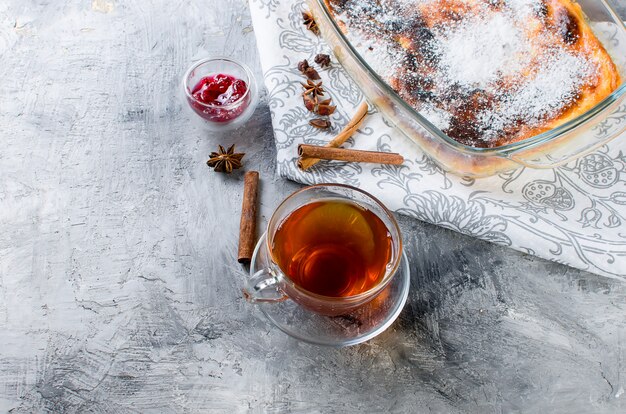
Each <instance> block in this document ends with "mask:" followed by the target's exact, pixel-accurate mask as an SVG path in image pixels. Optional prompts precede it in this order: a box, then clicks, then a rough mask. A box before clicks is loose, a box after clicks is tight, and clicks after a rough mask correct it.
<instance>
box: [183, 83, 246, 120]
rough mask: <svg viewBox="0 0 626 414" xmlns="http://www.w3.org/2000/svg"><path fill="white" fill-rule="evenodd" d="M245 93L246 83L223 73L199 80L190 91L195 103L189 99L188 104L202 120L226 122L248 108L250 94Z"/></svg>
mask: <svg viewBox="0 0 626 414" xmlns="http://www.w3.org/2000/svg"><path fill="white" fill-rule="evenodd" d="M247 91H248V85H246V82H244V81H242V80H241V79H237V78H236V77H234V76H231V75H225V74H223V73H219V74H217V75H209V76H206V77H204V78H202V79H200V82H198V83H197V84H196V86H195V87H194V88H193V90H192V91H191V96H193V97H194V99H195V101H194V100H191V99H190V104H191V107H192V108H193V109H194V110H195V111H196V113H197V114H198V115H200V116H201V117H203V118H204V119H207V120H209V121H213V122H227V121H230V120H232V119H235V118H237V117H238V116H239V115H241V113H242V112H243V111H245V109H246V108H247V107H248V105H249V103H250V94H247V93H246V92H247ZM242 98H243V99H242ZM199 102H202V104H201V103H199ZM203 104H205V105H209V106H205V105H203ZM222 107H223V108H222Z"/></svg>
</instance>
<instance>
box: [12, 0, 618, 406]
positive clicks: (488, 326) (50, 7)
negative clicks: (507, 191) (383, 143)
mask: <svg viewBox="0 0 626 414" xmlns="http://www.w3.org/2000/svg"><path fill="white" fill-rule="evenodd" d="M619 1H620V2H621V7H622V15H623V16H626V4H624V2H623V1H622V0H619ZM214 54H225V55H232V56H236V57H238V58H240V59H242V60H244V61H246V62H247V63H248V64H250V65H251V66H252V67H254V68H255V70H256V73H257V75H258V76H259V78H260V76H261V74H260V69H259V65H258V56H257V52H256V46H255V39H254V32H253V31H252V27H251V25H250V20H249V15H248V9H247V5H246V4H245V3H244V2H243V1H239V0H232V1H218V0H209V1H208V2H206V1H200V0H187V1H180V0H170V1H138V0H135V1H131V0H127V1H113V0H93V1H92V0H82V1H79V0H58V1H54V2H42V1H32V0H31V1H27V0H3V1H1V2H0V55H1V56H2V63H0V142H1V143H2V150H1V151H0V412H12V413H30V412H70V413H73V412H86V411H91V412H99V413H126V412H155V413H162V412H207V411H209V412H224V411H227V412H231V413H235V412H248V411H252V412H276V413H278V412H280V413H282V412H307V413H308V412H325V413H327V412H340V413H344V412H349V411H354V412H384V411H392V412H429V411H432V412H480V413H489V412H493V413H500V412H547V411H549V412H563V413H576V412H581V413H582V412H585V413H586V412H624V411H625V410H626V393H625V391H624V390H625V388H626V365H625V364H626V361H625V357H626V344H625V342H626V318H625V315H626V313H625V311H626V283H624V282H620V281H615V280H609V279H603V278H600V277H598V276H594V275H591V274H587V273H583V272H580V271H575V270H572V269H569V268H567V267H564V266H560V265H557V264H554V263H548V262H545V261H542V260H539V259H536V258H533V257H529V256H524V255H522V254H519V253H516V252H513V251H511V250H508V249H505V248H501V247H496V246H493V245H490V244H487V243H484V242H480V241H476V240H474V239H470V238H467V237H464V236H461V235H459V234H456V233H453V232H450V231H446V230H442V229H439V228H435V227H433V226H429V225H426V224H423V223H420V222H416V221H413V220H410V219H406V218H400V221H401V225H402V229H403V234H404V237H405V239H406V243H407V245H408V252H409V258H410V262H411V270H412V272H413V276H412V290H411V294H410V297H409V301H408V304H407V306H406V308H405V310H404V312H403V313H402V315H401V317H400V319H399V320H398V321H397V322H396V323H395V324H394V325H393V326H392V327H391V328H390V329H389V330H388V331H387V332H385V333H384V334H382V335H381V336H379V337H378V338H376V339H375V340H372V341H370V342H369V343H367V344H364V345H360V346H356V347H352V348H347V349H341V350H335V349H325V348H318V347H314V346H310V345H306V344H302V343H299V342H297V341H295V340H293V339H291V338H289V337H287V336H286V335H284V334H283V333H281V332H279V331H278V330H277V329H274V328H272V326H270V325H269V324H268V323H267V322H265V320H264V319H262V318H261V316H262V315H261V314H260V312H259V311H258V310H256V309H255V308H254V307H253V306H251V305H249V304H247V303H246V302H245V301H244V300H243V299H242V297H241V294H240V286H241V285H242V280H243V279H244V277H245V270H244V269H243V268H242V267H240V266H239V265H238V264H237V262H236V246H237V229H238V225H239V217H238V214H239V208H240V203H241V185H242V178H243V175H242V173H236V174H233V175H232V176H230V177H225V176H223V175H220V174H216V173H212V172H210V171H209V170H208V169H207V167H206V165H205V164H204V162H205V161H206V159H207V156H208V153H209V152H210V151H211V150H213V149H214V148H215V146H216V145H217V144H218V143H224V144H229V143H233V142H236V143H238V147H239V149H241V150H243V151H245V152H247V154H248V155H247V156H246V166H247V168H249V169H258V170H259V171H260V172H261V178H262V198H261V215H262V222H263V223H265V222H266V219H267V217H268V216H269V215H270V214H271V211H272V210H273V208H274V207H275V206H276V205H277V204H278V202H279V201H280V200H281V199H282V198H283V197H285V196H286V195H287V194H289V193H290V192H292V191H293V190H295V189H296V188H298V186H297V185H296V184H293V183H290V182H286V181H284V180H282V179H280V178H279V177H277V176H276V174H275V169H274V164H273V161H272V160H273V159H274V145H273V141H272V133H271V129H270V117H269V112H268V108H267V106H266V105H264V103H263V102H262V103H261V105H260V107H259V108H258V110H257V112H256V113H255V115H254V118H253V119H252V121H251V122H250V123H249V125H247V126H246V127H245V129H242V130H241V131H237V132H235V133H231V134H228V135H219V134H213V135H208V134H207V133H204V132H202V131H200V130H199V129H197V128H195V127H194V126H193V125H192V124H190V122H189V118H188V116H187V114H186V113H185V112H184V111H183V110H182V106H181V102H180V101H179V99H178V96H177V93H178V91H179V81H180V78H181V75H182V73H183V72H184V70H185V68H186V67H187V66H188V65H189V64H190V63H191V62H192V61H194V60H196V59H198V58H200V57H204V56H206V55H214Z"/></svg>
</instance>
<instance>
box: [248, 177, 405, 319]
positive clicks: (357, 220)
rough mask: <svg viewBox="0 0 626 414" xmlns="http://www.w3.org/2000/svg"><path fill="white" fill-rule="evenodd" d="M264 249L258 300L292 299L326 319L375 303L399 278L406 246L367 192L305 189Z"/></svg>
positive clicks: (252, 287)
mask: <svg viewBox="0 0 626 414" xmlns="http://www.w3.org/2000/svg"><path fill="white" fill-rule="evenodd" d="M265 240H266V241H265V245H264V246H259V249H258V250H259V252H258V254H265V255H267V260H266V262H267V263H269V265H268V266H267V267H266V268H264V269H261V270H259V271H258V272H256V273H255V274H254V275H253V276H252V277H251V278H250V280H249V281H248V286H247V288H246V292H247V297H248V298H249V299H250V300H251V301H263V302H268V301H281V300H285V299H287V298H289V299H291V300H293V301H294V302H296V303H298V304H299V305H301V306H303V307H305V308H307V309H309V310H311V311H313V312H316V313H319V314H322V315H330V316H333V315H341V314H345V313H348V312H350V311H352V310H354V309H356V308H358V307H360V306H362V305H364V304H366V303H369V302H370V301H372V300H373V299H374V298H376V296H378V294H380V293H381V292H382V291H383V290H384V288H385V287H386V286H387V285H388V284H389V282H390V281H391V280H392V278H393V277H394V276H395V274H396V273H397V268H398V265H399V262H400V258H401V252H402V241H401V237H400V231H399V228H398V225H397V223H396V221H395V219H394V217H393V215H392V214H391V213H390V212H389V211H388V210H387V208H385V206H384V205H383V204H382V203H380V201H378V200H377V199H376V198H374V197H373V196H371V195H369V194H367V193H366V192H364V191H362V190H360V189H357V188H354V187H350V186H346V185H340V184H320V185H315V186H311V187H306V188H304V189H302V190H300V191H297V192H296V193H294V194H292V195H291V196H289V197H288V198H287V199H286V200H285V201H283V203H282V204H281V205H280V206H279V207H278V208H277V209H276V211H275V212H274V214H273V215H272V217H271V219H270V221H269V224H268V227H267V237H266V238H265Z"/></svg>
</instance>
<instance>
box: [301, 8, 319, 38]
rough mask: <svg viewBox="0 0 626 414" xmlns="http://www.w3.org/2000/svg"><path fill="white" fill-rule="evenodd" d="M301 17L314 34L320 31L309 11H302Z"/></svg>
mask: <svg viewBox="0 0 626 414" xmlns="http://www.w3.org/2000/svg"><path fill="white" fill-rule="evenodd" d="M302 19H303V20H304V25H305V26H306V28H307V29H309V30H310V31H312V32H313V33H315V34H319V33H320V29H319V28H318V27H317V23H316V22H315V19H314V18H313V15H312V14H311V12H309V11H305V12H302Z"/></svg>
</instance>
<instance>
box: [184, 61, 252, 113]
mask: <svg viewBox="0 0 626 414" xmlns="http://www.w3.org/2000/svg"><path fill="white" fill-rule="evenodd" d="M219 60H225V61H227V62H230V63H234V64H235V65H237V66H239V67H241V68H242V69H243V70H244V72H245V73H246V76H248V82H247V83H246V93H244V94H243V95H242V96H241V97H240V98H239V99H237V100H236V101H235V102H233V103H230V104H228V105H212V104H207V103H204V102H202V101H199V100H197V99H196V98H194V97H193V95H192V94H191V89H190V88H188V86H189V85H188V80H189V76H190V75H191V72H193V71H194V70H195V69H197V68H198V67H199V66H201V65H204V64H205V63H209V62H214V61H219ZM253 82H256V80H255V79H254V74H253V73H252V70H251V69H250V68H249V67H248V65H246V64H245V63H243V62H239V61H237V60H235V59H233V58H231V57H228V56H210V57H207V58H204V59H200V60H199V61H197V62H195V63H194V64H193V65H191V66H190V67H189V69H187V71H185V75H184V76H183V90H184V92H185V96H187V98H188V99H191V100H192V101H194V102H195V103H197V104H200V105H201V106H203V107H205V108H210V109H222V110H229V109H236V108H238V107H239V106H241V104H242V103H243V102H244V99H246V97H247V96H249V95H251V93H250V90H251V89H252V87H253V85H252V83H253Z"/></svg>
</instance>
